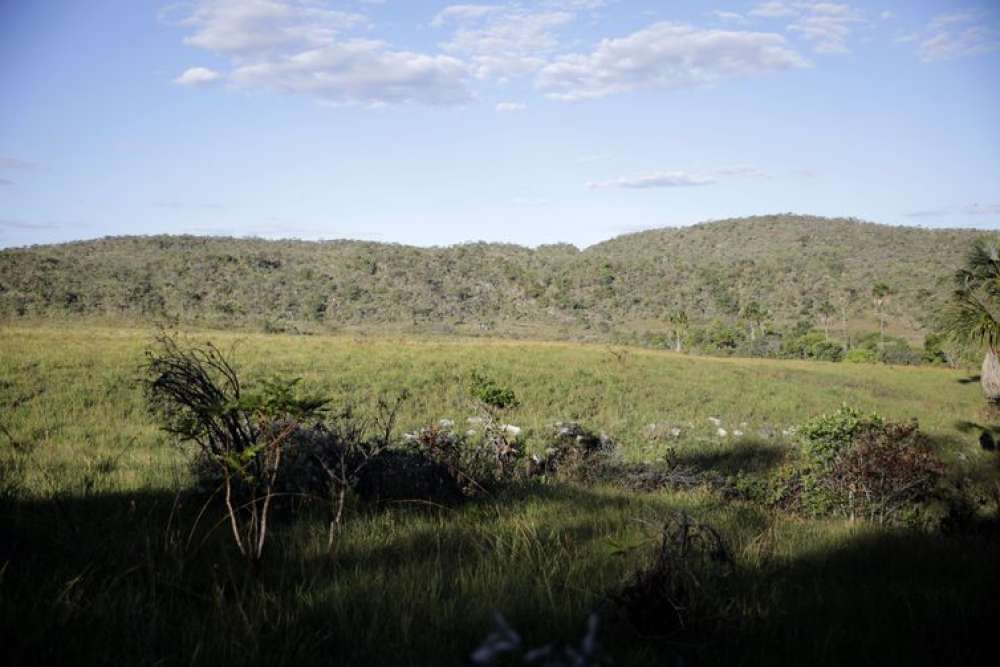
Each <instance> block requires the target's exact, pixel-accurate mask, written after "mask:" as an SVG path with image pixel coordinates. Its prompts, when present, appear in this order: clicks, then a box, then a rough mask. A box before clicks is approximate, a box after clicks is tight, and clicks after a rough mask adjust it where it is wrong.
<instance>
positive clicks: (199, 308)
mask: <svg viewBox="0 0 1000 667" xmlns="http://www.w3.org/2000/svg"><path fill="white" fill-rule="evenodd" d="M981 234H982V232H977V231H975V230H925V229H917V228H907V227H889V226H883V225H876V224H871V223H863V222H859V221H856V220H849V219H826V218H816V217H806V216H794V215H774V216H762V217H754V218H745V219H739V220H727V221H721V222H710V223H704V224H700V225H695V226H693V227H687V228H679V229H660V230H652V231H647V232H641V233H638V234H631V235H626V236H621V237H618V238H616V239H613V240H610V241H607V242H604V243H601V244H598V245H595V246H592V247H590V248H587V249H585V250H579V249H577V248H575V247H574V246H571V245H565V244H560V245H550V246H541V247H538V248H536V249H529V248H523V247H519V246H515V245H504V244H488V243H470V244H462V245H456V246H450V247H444V248H440V247H434V248H417V247H408V246H402V245H397V244H384V243H372V242H361V241H320V242H305V241H294V240H285V241H266V240H262V239H247V238H244V239H234V238H210V237H194V236H153V237H117V238H105V239H101V240H95V241H84V242H75V243H67V244H61V245H52V246H34V247H28V248H18V249H7V250H3V251H0V318H3V319H4V320H13V319H18V318H33V319H37V318H46V317H66V316H89V317H110V318H125V319H130V320H140V321H147V320H154V319H163V318H168V319H175V320H177V321H179V322H181V323H185V324H192V325H201V326H209V327H218V326H222V327H239V328H245V329H254V330H264V331H286V332H300V333H319V332H330V331H336V330H344V329H347V330H376V331H400V332H403V331H406V332H418V333H420V332H422V333H453V334H463V335H470V334H471V335H484V334H485V335H495V336H533V337H552V338H565V339H575V340H593V341H607V342H612V341H616V340H626V339H627V340H633V341H637V342H646V343H649V344H658V343H657V342H656V340H655V339H656V337H657V336H663V337H666V339H669V341H670V344H671V345H673V344H676V339H677V337H678V335H680V337H681V338H682V339H683V340H682V341H681V343H682V345H686V346H688V347H692V348H696V349H701V350H703V351H712V350H717V351H721V352H724V353H740V354H742V353H750V354H778V353H781V354H784V353H785V352H788V351H789V350H790V349H791V348H792V347H793V346H794V345H795V344H799V345H800V346H802V349H803V350H807V351H806V352H803V354H804V355H805V356H812V357H816V358H825V357H827V356H830V355H835V354H836V353H835V352H833V349H834V347H836V348H839V349H841V350H845V354H850V352H851V351H852V350H853V349H855V348H856V347H857V345H855V344H854V341H850V343H849V344H844V343H845V342H847V339H848V338H851V337H856V336H857V335H858V332H870V331H875V330H878V329H879V328H880V325H882V328H883V329H884V333H883V335H882V336H881V337H880V341H879V346H878V349H879V352H880V353H881V352H883V351H884V350H885V348H886V341H887V340H888V341H890V342H892V341H895V340H901V341H909V342H910V343H917V344H918V345H919V344H920V342H921V341H923V338H924V336H925V335H926V334H927V333H930V332H933V331H934V317H935V313H937V312H939V310H940V307H941V305H942V304H943V303H945V302H946V300H947V298H948V293H949V286H950V281H951V277H952V274H953V273H954V270H955V267H957V266H958V265H959V264H960V263H961V259H962V256H963V253H964V252H965V250H966V249H967V248H968V247H969V244H970V242H971V241H972V240H973V239H974V238H976V237H977V236H980V235H981ZM875 285H884V286H885V287H886V288H887V292H886V294H884V295H883V297H882V298H881V302H879V300H878V299H877V298H875V297H874V296H873V286H875ZM681 322H683V326H682V327H681V328H683V331H681V332H680V333H678V327H679V326H681V325H680V323H681ZM820 331H822V332H824V333H823V334H822V336H823V341H819V340H816V336H817V332H820ZM804 336H805V337H806V338H805V340H803V337H804ZM810 336H811V338H810ZM886 337H888V338H886ZM830 338H841V339H843V340H841V341H839V342H835V343H832V344H831V346H830V347H829V348H828V349H827V348H825V347H824V345H825V344H826V343H827V342H829V341H828V339H830ZM795 340H798V341H799V342H798V343H793V341H795ZM858 343H859V344H860V341H858ZM782 350H784V351H785V352H782ZM824 350H826V351H824ZM788 353H789V354H790V352H788Z"/></svg>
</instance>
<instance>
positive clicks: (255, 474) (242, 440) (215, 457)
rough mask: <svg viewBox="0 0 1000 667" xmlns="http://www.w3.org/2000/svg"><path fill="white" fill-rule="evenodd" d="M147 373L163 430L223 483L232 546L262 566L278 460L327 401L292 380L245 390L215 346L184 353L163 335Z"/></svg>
mask: <svg viewBox="0 0 1000 667" xmlns="http://www.w3.org/2000/svg"><path fill="white" fill-rule="evenodd" d="M144 370H145V373H146V386H145V388H146V394H147V398H148V401H149V406H150V408H151V410H152V411H153V412H154V414H156V415H157V416H158V417H159V418H160V421H161V424H162V427H163V429H164V430H165V431H167V432H168V433H171V434H173V435H174V436H176V437H177V438H179V439H180V441H181V442H188V443H194V444H195V445H196V446H197V449H198V454H197V458H198V460H199V461H201V462H202V464H203V465H204V466H205V467H206V469H207V470H211V471H214V473H215V474H216V475H217V476H218V477H220V478H221V479H222V484H221V490H222V491H223V494H224V498H225V503H226V510H227V513H228V517H229V523H230V528H231V530H232V534H233V539H234V540H235V542H236V546H237V548H238V549H239V552H240V554H241V555H243V556H244V557H246V558H247V559H248V560H249V561H251V562H252V563H254V564H256V563H259V562H260V560H261V558H262V556H263V552H264V544H265V542H266V540H267V531H268V517H269V515H270V510H271V503H272V500H273V498H274V494H275V492H276V491H277V485H278V480H279V476H280V473H281V467H282V459H283V455H284V454H285V451H286V449H287V447H288V445H289V443H290V441H291V438H292V436H293V435H294V434H295V432H296V431H297V430H298V429H299V427H300V426H301V425H302V424H303V423H304V422H306V421H308V420H311V419H314V418H316V417H317V416H318V415H319V414H320V413H321V412H323V411H324V409H325V405H326V403H327V401H326V400H325V399H321V398H316V397H311V396H299V395H298V393H297V392H296V385H297V384H298V381H299V380H298V379H297V378H296V379H282V378H274V379H272V380H268V381H265V382H263V383H261V385H260V386H259V387H257V388H256V389H255V390H251V391H247V390H245V388H244V387H243V385H242V383H241V382H240V378H239V376H238V375H237V373H236V370H235V368H234V367H233V366H232V364H231V363H230V361H229V360H228V359H227V358H226V357H225V355H223V354H222V353H221V352H220V351H219V350H218V349H217V348H216V347H214V346H213V345H211V344H208V345H206V346H204V347H198V346H187V347H185V346H181V345H180V344H178V343H177V341H176V340H175V339H173V338H172V337H170V336H168V335H162V336H160V337H159V338H158V339H157V341H156V346H155V347H154V348H151V349H150V350H148V351H147V353H146V364H145V366H144Z"/></svg>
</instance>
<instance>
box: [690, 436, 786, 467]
mask: <svg viewBox="0 0 1000 667" xmlns="http://www.w3.org/2000/svg"><path fill="white" fill-rule="evenodd" d="M792 451H793V450H792V448H791V447H789V446H788V445H782V444H776V443H773V442H767V441H765V440H754V439H745V440H739V441H737V442H734V443H730V444H726V445H720V446H719V447H717V448H714V449H700V450H697V451H680V452H677V454H676V455H675V458H674V461H675V462H676V463H677V464H679V465H685V466H693V467H695V468H696V469H698V470H702V471H703V470H714V471H716V472H719V473H722V474H736V473H738V472H744V473H764V472H767V471H768V470H770V469H772V468H775V467H777V466H779V465H781V464H782V463H783V462H785V461H786V460H787V459H788V457H789V455H790V454H791V452H792Z"/></svg>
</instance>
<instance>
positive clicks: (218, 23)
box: [178, 0, 368, 54]
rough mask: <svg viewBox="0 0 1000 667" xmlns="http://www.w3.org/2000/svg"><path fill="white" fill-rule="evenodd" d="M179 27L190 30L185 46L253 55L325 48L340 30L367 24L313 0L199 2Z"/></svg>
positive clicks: (223, 0) (356, 17)
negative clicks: (272, 51)
mask: <svg viewBox="0 0 1000 667" xmlns="http://www.w3.org/2000/svg"><path fill="white" fill-rule="evenodd" d="M178 23H179V25H181V26H184V27H189V28H193V29H194V34H192V35H189V36H187V37H185V38H184V43H185V44H188V45H189V46H195V47H198V48H202V49H207V50H209V51H215V52H219V53H232V54H252V53H255V52H260V51H263V50H268V49H301V48H306V47H309V46H318V45H321V44H325V43H328V42H329V41H330V40H332V39H333V38H334V37H335V36H337V35H338V34H340V33H342V32H344V31H347V30H350V29H353V28H357V27H362V26H366V25H368V19H367V18H365V17H364V16H363V15H361V14H357V13H353V12H343V11H337V10H332V9H328V8H326V6H325V5H322V4H321V3H317V2H314V1H312V0H198V1H197V2H196V3H195V5H194V9H193V10H192V11H191V13H190V14H189V15H188V16H186V17H184V18H182V19H181V20H180V21H178Z"/></svg>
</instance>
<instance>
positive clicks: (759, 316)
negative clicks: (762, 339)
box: [740, 301, 767, 341]
mask: <svg viewBox="0 0 1000 667" xmlns="http://www.w3.org/2000/svg"><path fill="white" fill-rule="evenodd" d="M740 318H741V319H743V320H746V321H747V322H748V323H749V324H750V340H751V341H753V340H755V339H756V337H757V336H756V334H757V330H758V329H759V330H760V332H761V333H763V332H764V326H763V324H764V320H766V319H767V311H766V310H765V309H764V308H763V307H761V305H760V304H759V303H757V302H756V301H751V302H750V303H748V304H747V305H745V306H743V308H742V309H741V310H740Z"/></svg>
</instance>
